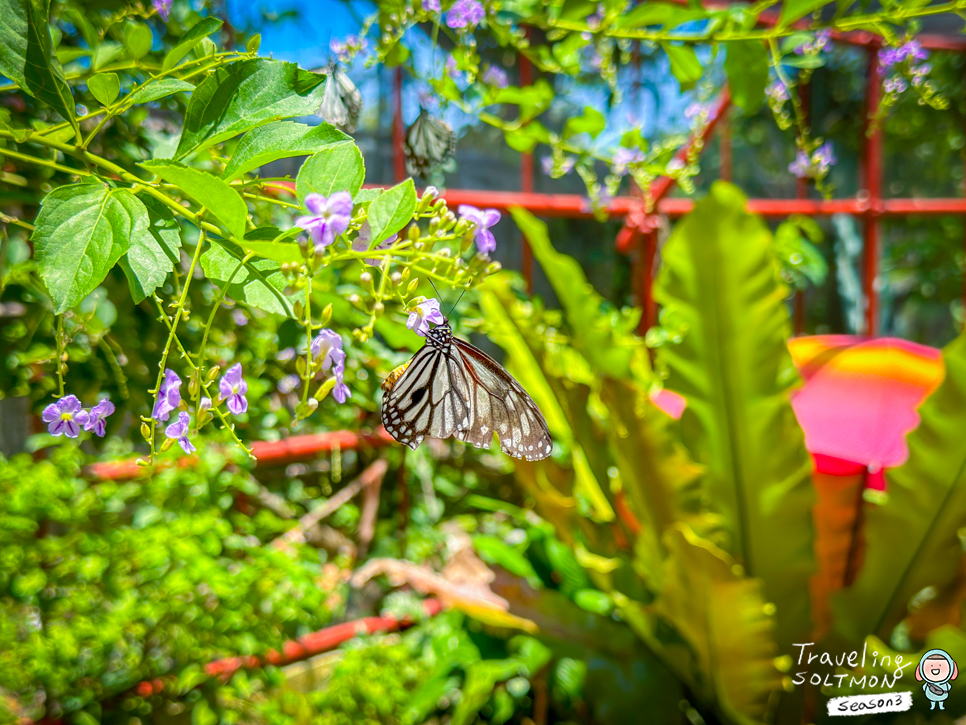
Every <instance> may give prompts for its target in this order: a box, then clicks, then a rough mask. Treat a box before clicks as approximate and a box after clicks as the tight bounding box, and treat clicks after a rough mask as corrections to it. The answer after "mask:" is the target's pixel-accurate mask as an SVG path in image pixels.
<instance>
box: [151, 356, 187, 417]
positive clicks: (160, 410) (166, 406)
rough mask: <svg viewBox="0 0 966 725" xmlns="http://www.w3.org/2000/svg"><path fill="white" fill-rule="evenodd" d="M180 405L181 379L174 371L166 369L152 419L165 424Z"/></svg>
mask: <svg viewBox="0 0 966 725" xmlns="http://www.w3.org/2000/svg"><path fill="white" fill-rule="evenodd" d="M179 405H181V378H179V377H178V374H177V373H176V372H175V371H174V370H171V369H170V368H166V369H165V371H164V379H163V380H162V381H161V387H160V388H158V399H157V400H156V401H155V403H154V410H153V411H152V412H151V417H152V418H154V419H155V420H156V421H158V422H159V423H163V422H164V421H166V420H167V419H168V417H169V416H170V415H171V412H172V411H173V410H175V409H176V408H177V407H178V406H179Z"/></svg>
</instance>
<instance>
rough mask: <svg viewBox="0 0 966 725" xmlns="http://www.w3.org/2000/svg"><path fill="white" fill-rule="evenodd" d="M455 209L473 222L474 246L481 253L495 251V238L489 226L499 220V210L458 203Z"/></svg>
mask: <svg viewBox="0 0 966 725" xmlns="http://www.w3.org/2000/svg"><path fill="white" fill-rule="evenodd" d="M457 211H458V212H459V213H460V216H462V217H463V218H464V219H467V220H469V221H470V222H472V223H473V227H474V229H473V240H474V241H475V242H476V248H477V249H478V250H479V251H481V252H482V253H483V254H489V253H490V252H493V251H495V250H496V238H495V237H494V236H493V232H491V231H490V227H492V226H494V225H495V224H496V223H497V222H498V221H500V219H501V214H500V212H498V211H497V210H496V209H482V210H481V209H477V208H476V207H475V206H470V205H469V204H460V206H459V208H458V209H457Z"/></svg>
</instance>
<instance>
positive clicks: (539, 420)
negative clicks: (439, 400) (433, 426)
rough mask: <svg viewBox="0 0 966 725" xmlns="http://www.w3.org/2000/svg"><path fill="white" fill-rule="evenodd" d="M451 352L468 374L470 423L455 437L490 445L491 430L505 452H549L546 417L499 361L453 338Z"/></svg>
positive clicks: (530, 456) (537, 455)
mask: <svg viewBox="0 0 966 725" xmlns="http://www.w3.org/2000/svg"><path fill="white" fill-rule="evenodd" d="M452 349H453V351H454V352H453V354H454V355H455V356H458V357H459V358H460V361H461V365H460V366H459V367H460V369H461V370H462V371H465V374H466V376H467V388H468V391H469V394H468V397H467V402H468V408H469V411H470V420H469V424H468V425H467V426H464V427H460V429H459V430H458V431H457V433H456V437H457V438H459V439H460V440H461V441H465V442H466V443H469V444H471V445H474V446H476V447H477V448H489V447H490V443H491V442H492V440H493V434H494V433H496V434H497V435H498V436H499V437H500V448H501V449H503V452H504V453H506V454H507V455H508V456H513V457H514V458H523V459H526V460H528V461H539V460H540V459H542V458H546V457H547V456H549V455H550V451H551V449H552V448H553V441H552V440H551V438H550V430H549V429H548V428H547V421H546V420H544V417H543V413H541V412H540V408H538V407H537V404H536V403H534V402H533V398H531V397H530V396H529V395H527V392H526V391H525V390H524V389H523V388H522V387H521V386H520V384H519V383H518V382H517V381H516V380H514V379H513V377H512V376H511V375H510V374H509V373H508V372H507V371H506V370H504V369H503V368H502V367H501V366H500V365H499V363H497V362H496V361H495V360H494V359H493V358H491V357H490V356H489V355H487V354H486V353H485V352H483V351H482V350H480V349H478V348H476V347H473V345H470V344H469V343H468V342H464V341H463V340H460V339H458V338H453V348H452Z"/></svg>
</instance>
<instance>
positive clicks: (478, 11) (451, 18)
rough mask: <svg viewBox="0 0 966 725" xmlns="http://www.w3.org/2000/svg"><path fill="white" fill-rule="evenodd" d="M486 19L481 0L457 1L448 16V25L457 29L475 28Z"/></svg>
mask: <svg viewBox="0 0 966 725" xmlns="http://www.w3.org/2000/svg"><path fill="white" fill-rule="evenodd" d="M485 17H486V11H485V10H484V9H483V5H482V3H480V2H479V0H456V2H455V3H453V6H452V7H451V8H450V9H449V12H448V13H447V14H446V25H448V26H449V27H451V28H453V29H454V30H455V29H458V28H459V29H462V28H470V29H472V28H475V27H476V26H477V25H479V24H480V23H481V22H483V19H484V18H485Z"/></svg>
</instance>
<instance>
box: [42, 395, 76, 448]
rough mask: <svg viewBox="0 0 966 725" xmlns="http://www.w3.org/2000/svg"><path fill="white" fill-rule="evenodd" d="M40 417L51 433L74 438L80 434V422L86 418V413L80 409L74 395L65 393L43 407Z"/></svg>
mask: <svg viewBox="0 0 966 725" xmlns="http://www.w3.org/2000/svg"><path fill="white" fill-rule="evenodd" d="M42 417H43V421H44V423H46V424H47V432H49V433H50V434H51V435H53V436H63V435H65V436H67V437H68V438H76V437H77V436H79V435H80V424H81V423H83V422H84V421H85V420H86V419H87V414H86V413H84V411H83V410H82V409H81V402H80V401H79V400H78V399H77V396H76V395H65V396H64V397H63V398H61V399H60V400H57V401H56V402H53V403H51V404H50V405H48V406H47V407H46V408H44V412H43V416H42Z"/></svg>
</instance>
